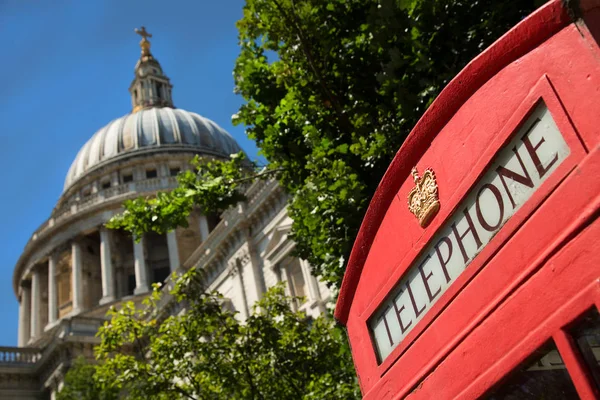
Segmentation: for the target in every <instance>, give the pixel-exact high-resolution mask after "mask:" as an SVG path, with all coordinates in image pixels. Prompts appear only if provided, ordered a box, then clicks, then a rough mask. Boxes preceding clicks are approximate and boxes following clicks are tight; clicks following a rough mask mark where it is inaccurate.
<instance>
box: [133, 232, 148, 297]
mask: <svg viewBox="0 0 600 400" xmlns="http://www.w3.org/2000/svg"><path fill="white" fill-rule="evenodd" d="M133 256H134V257H135V260H134V264H133V267H134V269H135V290H134V291H133V294H140V293H146V292H147V291H149V286H148V271H147V270H146V260H145V259H144V238H143V237H142V240H140V241H139V243H138V242H136V241H135V240H134V241H133Z"/></svg>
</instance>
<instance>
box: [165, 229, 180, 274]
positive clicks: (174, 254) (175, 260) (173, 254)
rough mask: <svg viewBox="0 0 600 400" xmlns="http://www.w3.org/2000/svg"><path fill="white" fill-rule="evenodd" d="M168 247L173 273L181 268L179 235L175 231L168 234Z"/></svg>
mask: <svg viewBox="0 0 600 400" xmlns="http://www.w3.org/2000/svg"><path fill="white" fill-rule="evenodd" d="M167 246H168V247H169V265H170V266H171V272H173V271H175V270H177V269H178V268H179V249H178V248H177V235H176V233H175V231H169V232H167Z"/></svg>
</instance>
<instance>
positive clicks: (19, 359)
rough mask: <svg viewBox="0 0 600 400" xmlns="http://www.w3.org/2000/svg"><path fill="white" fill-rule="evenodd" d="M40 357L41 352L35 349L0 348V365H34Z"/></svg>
mask: <svg viewBox="0 0 600 400" xmlns="http://www.w3.org/2000/svg"><path fill="white" fill-rule="evenodd" d="M41 357H42V353H41V351H40V350H39V349H35V348H29V347H0V365H6V364H11V365H14V364H35V363H36V362H38V361H39V360H40V359H41Z"/></svg>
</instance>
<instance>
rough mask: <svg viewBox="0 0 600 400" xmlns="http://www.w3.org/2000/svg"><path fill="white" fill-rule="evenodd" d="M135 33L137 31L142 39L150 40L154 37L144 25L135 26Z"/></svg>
mask: <svg viewBox="0 0 600 400" xmlns="http://www.w3.org/2000/svg"><path fill="white" fill-rule="evenodd" d="M135 33H137V34H138V35H140V36H141V37H142V38H143V39H142V40H146V41H147V40H148V38H149V37H152V34H150V33H148V32H147V31H146V27H145V26H142V27H141V28H139V29H138V28H135Z"/></svg>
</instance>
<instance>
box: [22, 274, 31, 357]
mask: <svg viewBox="0 0 600 400" xmlns="http://www.w3.org/2000/svg"><path fill="white" fill-rule="evenodd" d="M30 313H31V287H30V286H29V283H28V282H23V283H22V284H21V302H20V303H19V347H25V346H26V345H27V342H28V341H29V333H30V329H29V328H30V322H31V319H30V318H31V317H30Z"/></svg>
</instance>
